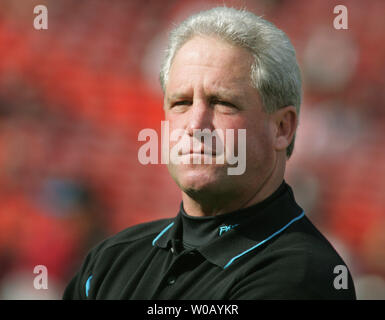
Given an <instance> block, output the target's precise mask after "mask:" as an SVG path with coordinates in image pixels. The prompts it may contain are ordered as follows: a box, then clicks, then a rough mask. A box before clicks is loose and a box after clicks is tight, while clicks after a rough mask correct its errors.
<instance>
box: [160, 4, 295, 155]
mask: <svg viewBox="0 0 385 320" xmlns="http://www.w3.org/2000/svg"><path fill="white" fill-rule="evenodd" d="M200 35H201V36H215V37H218V38H220V39H222V40H225V41H227V42H229V43H231V44H234V45H236V46H239V47H243V48H246V49H248V50H249V51H250V52H251V54H252V56H253V57H254V63H253V65H252V66H251V70H250V72H251V82H252V85H253V86H254V87H255V88H256V89H257V90H258V92H259V95H260V97H261V99H262V104H263V107H264V110H265V112H267V113H273V112H275V111H276V110H278V109H280V108H283V107H285V106H289V105H292V106H294V107H295V108H296V111H297V114H298V115H299V111H300V105H301V74H300V70H299V67H298V64H297V60H296V55H295V50H294V47H293V45H292V44H291V42H290V40H289V39H288V37H287V36H286V34H285V33H284V32H283V31H282V30H280V29H278V28H277V27H275V26H274V25H273V24H272V23H270V22H268V21H266V20H264V19H262V18H261V17H258V16H256V15H254V14H253V13H251V12H249V11H246V10H237V9H234V8H227V7H217V8H213V9H210V10H207V11H202V12H199V13H197V14H195V15H192V16H190V17H189V18H188V19H186V20H185V21H183V22H182V23H181V24H180V25H179V26H177V27H176V28H175V29H174V30H172V31H171V33H170V36H169V44H168V48H167V50H166V55H165V58H164V60H163V63H162V66H161V71H160V76H159V79H160V84H161V86H162V90H163V92H165V90H166V83H167V80H168V74H169V71H170V68H171V64H172V61H173V59H174V57H175V55H176V53H177V51H178V50H179V49H180V48H181V47H182V46H183V45H184V44H185V43H186V42H187V41H188V40H190V39H192V38H193V37H194V36H200ZM294 140H295V136H294V137H293V140H292V142H291V143H290V145H289V146H288V147H287V150H286V155H287V157H288V158H289V157H290V156H291V154H292V152H293V149H294Z"/></svg>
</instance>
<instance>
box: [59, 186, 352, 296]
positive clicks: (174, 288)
mask: <svg viewBox="0 0 385 320" xmlns="http://www.w3.org/2000/svg"><path fill="white" fill-rule="evenodd" d="M337 266H342V268H343V269H346V270H347V268H346V266H345V263H344V261H343V260H342V259H341V257H340V256H339V255H338V254H337V252H336V251H335V249H334V248H333V247H332V246H331V244H330V243H329V242H328V241H327V240H326V239H325V237H324V236H323V235H322V234H321V233H320V232H319V231H318V230H317V229H316V228H315V226H314V225H313V224H312V223H311V222H310V221H309V219H308V218H307V217H306V216H305V213H304V212H303V210H302V209H301V208H300V207H299V206H298V205H297V204H296V202H295V199H294V196H293V193H292V190H291V188H290V187H289V186H288V185H287V184H286V183H285V182H283V183H282V185H281V186H280V187H279V188H278V190H276V191H275V192H274V193H273V194H272V195H271V196H270V197H268V198H267V199H265V200H264V201H262V202H260V203H258V204H255V205H253V206H250V207H248V208H244V209H241V210H238V211H235V212H230V213H227V214H222V215H218V216H215V217H191V216H188V215H187V214H186V212H184V210H183V203H182V204H181V208H180V211H179V213H178V215H177V216H176V217H174V218H172V219H162V220H157V221H154V222H150V223H144V224H140V225H137V226H134V227H130V228H127V229H125V230H124V231H122V232H120V233H118V234H116V235H115V236H113V237H111V238H109V239H107V240H105V241H103V242H102V243H101V244H99V245H97V246H96V247H95V248H94V249H93V250H91V251H90V253H89V254H88V256H87V257H86V259H85V261H84V263H83V265H82V267H81V269H80V270H79V272H78V273H77V274H76V276H75V277H74V278H73V279H72V281H71V282H70V283H69V285H68V286H67V288H66V290H65V292H64V296H63V298H64V299H193V300H196V299H204V300H213V299H215V300H227V299H355V290H354V284H353V281H352V278H351V275H350V273H349V272H348V270H347V272H346V274H345V275H346V277H347V279H346V282H345V284H344V285H343V286H342V287H341V285H337V286H336V277H341V276H342V277H343V276H344V275H343V274H337V273H335V270H336V269H335V268H336V267H337ZM338 268H341V267H338ZM338 268H337V269H338ZM338 270H341V269H338ZM337 280H338V281H339V279H337ZM338 281H337V282H338ZM341 281H343V280H341Z"/></svg>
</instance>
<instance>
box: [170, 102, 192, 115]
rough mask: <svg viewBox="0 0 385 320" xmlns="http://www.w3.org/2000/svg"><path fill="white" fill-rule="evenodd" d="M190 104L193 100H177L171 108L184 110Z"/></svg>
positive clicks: (179, 110)
mask: <svg viewBox="0 0 385 320" xmlns="http://www.w3.org/2000/svg"><path fill="white" fill-rule="evenodd" d="M189 105H191V101H188V100H181V101H176V102H174V103H172V104H171V107H170V109H172V110H173V111H176V112H181V111H184V110H185V109H186V108H187V107H188V106H189Z"/></svg>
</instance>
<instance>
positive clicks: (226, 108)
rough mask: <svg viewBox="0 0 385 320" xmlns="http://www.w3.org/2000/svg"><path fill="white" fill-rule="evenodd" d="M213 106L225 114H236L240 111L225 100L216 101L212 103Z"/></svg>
mask: <svg viewBox="0 0 385 320" xmlns="http://www.w3.org/2000/svg"><path fill="white" fill-rule="evenodd" d="M211 104H212V105H213V106H214V107H215V109H216V110H218V111H220V112H223V113H235V112H236V111H237V110H238V108H237V107H236V106H235V105H234V104H232V103H230V102H227V101H223V100H217V99H215V100H212V101H211Z"/></svg>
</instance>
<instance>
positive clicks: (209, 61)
mask: <svg viewBox="0 0 385 320" xmlns="http://www.w3.org/2000/svg"><path fill="white" fill-rule="evenodd" d="M252 63H253V57H252V55H251V54H250V52H249V51H248V50H247V49H245V48H241V47H238V46H234V45H231V44H229V43H227V42H225V41H223V40H220V39H217V38H214V37H202V36H199V37H198V36H196V37H194V38H192V39H191V40H189V41H187V42H186V43H185V44H184V45H183V46H182V47H181V48H180V49H179V50H178V51H177V53H176V55H175V57H174V59H173V62H172V65H171V68H170V72H169V77H168V84H167V89H168V90H166V91H170V90H172V91H174V90H177V91H182V92H183V91H186V90H188V89H189V88H190V89H191V87H195V85H197V84H198V83H199V84H202V85H203V86H204V87H207V88H215V89H217V90H222V91H223V92H228V91H237V90H238V91H239V90H241V89H242V88H245V86H247V87H249V86H250V87H251V78H250V74H251V65H252Z"/></svg>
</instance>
